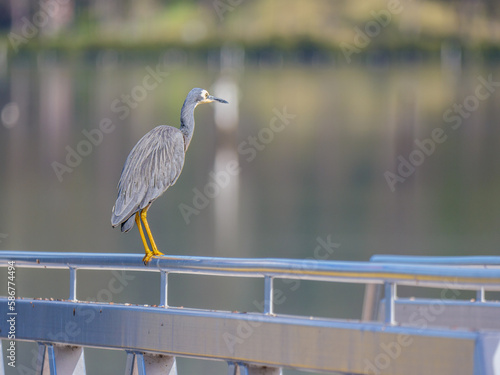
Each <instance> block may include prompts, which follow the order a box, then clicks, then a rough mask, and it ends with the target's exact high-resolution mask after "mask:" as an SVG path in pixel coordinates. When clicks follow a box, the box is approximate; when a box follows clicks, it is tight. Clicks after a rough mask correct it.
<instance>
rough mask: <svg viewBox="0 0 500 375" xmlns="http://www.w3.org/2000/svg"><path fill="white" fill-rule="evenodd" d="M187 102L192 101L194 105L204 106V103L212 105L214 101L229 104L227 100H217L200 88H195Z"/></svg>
mask: <svg viewBox="0 0 500 375" xmlns="http://www.w3.org/2000/svg"><path fill="white" fill-rule="evenodd" d="M186 101H190V102H193V103H196V105H198V104H202V103H212V102H214V101H217V102H220V103H227V101H226V100H224V99H221V98H217V97H215V96H213V95H210V94H209V93H208V91H207V90H204V89H200V88H194V89H192V90H191V91H190V92H189V94H188V96H187V98H186Z"/></svg>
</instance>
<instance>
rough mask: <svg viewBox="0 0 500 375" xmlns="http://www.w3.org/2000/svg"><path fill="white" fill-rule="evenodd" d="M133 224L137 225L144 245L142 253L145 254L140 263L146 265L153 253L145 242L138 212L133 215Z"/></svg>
mask: <svg viewBox="0 0 500 375" xmlns="http://www.w3.org/2000/svg"><path fill="white" fill-rule="evenodd" d="M135 223H136V224H137V228H139V233H140V234H141V239H142V243H143V245H144V251H145V252H146V255H145V256H144V258H142V261H143V262H144V264H145V265H146V264H148V262H149V260H150V259H151V257H152V256H153V253H152V252H151V250H149V246H148V242H147V241H146V237H144V232H143V231H142V225H141V216H140V214H139V212H138V213H136V214H135Z"/></svg>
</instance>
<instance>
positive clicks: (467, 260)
mask: <svg viewBox="0 0 500 375" xmlns="http://www.w3.org/2000/svg"><path fill="white" fill-rule="evenodd" d="M370 262H374V263H407V264H434V265H438V264H444V265H454V266H484V265H487V266H500V256H415V255H388V254H376V255H373V256H372V257H371V258H370Z"/></svg>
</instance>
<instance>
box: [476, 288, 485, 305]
mask: <svg viewBox="0 0 500 375" xmlns="http://www.w3.org/2000/svg"><path fill="white" fill-rule="evenodd" d="M476 302H486V296H485V291H484V287H481V288H480V289H479V290H477V291H476Z"/></svg>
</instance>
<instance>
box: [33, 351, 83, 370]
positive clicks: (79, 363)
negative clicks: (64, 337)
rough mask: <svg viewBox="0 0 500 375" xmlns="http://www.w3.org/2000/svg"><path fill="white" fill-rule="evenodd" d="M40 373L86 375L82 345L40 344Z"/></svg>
mask: <svg viewBox="0 0 500 375" xmlns="http://www.w3.org/2000/svg"><path fill="white" fill-rule="evenodd" d="M36 373H37V374H38V375H48V374H50V375H56V374H58V373H59V374H64V375H66V374H67V375H85V374H86V370H85V358H84V352H83V348H82V347H81V346H61V345H52V344H42V343H39V344H38V358H37V372H36Z"/></svg>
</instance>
